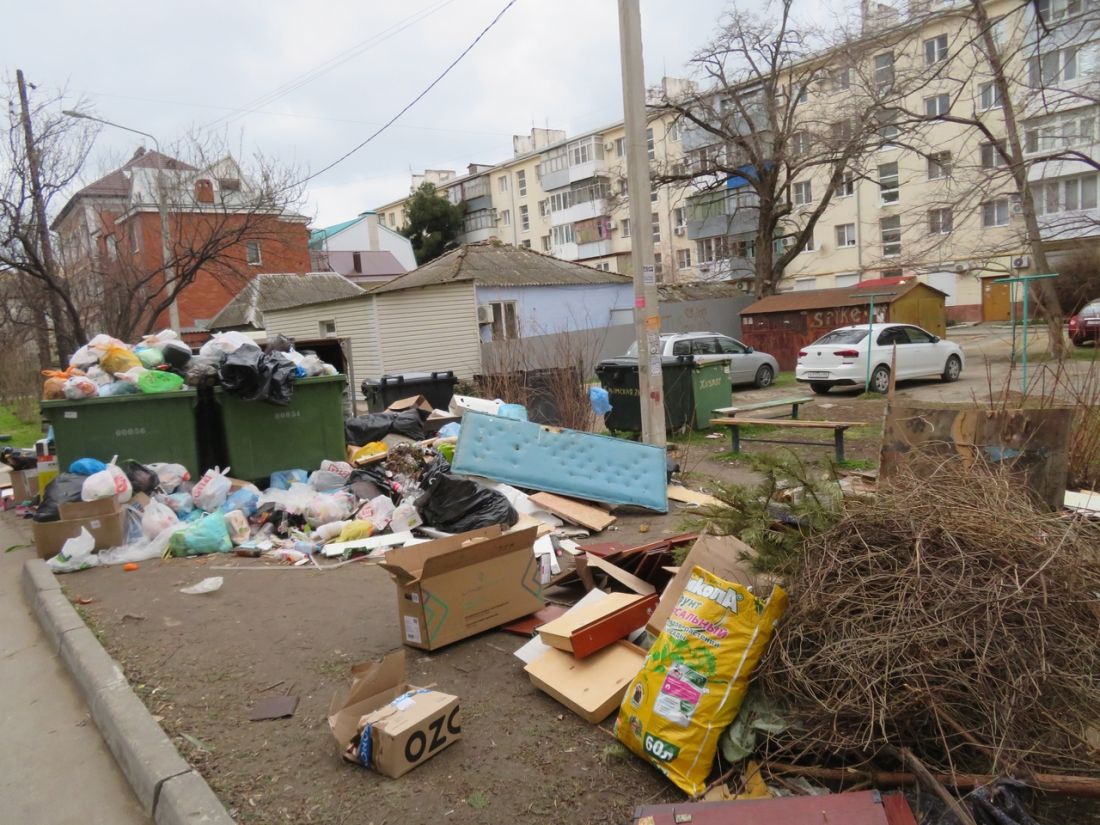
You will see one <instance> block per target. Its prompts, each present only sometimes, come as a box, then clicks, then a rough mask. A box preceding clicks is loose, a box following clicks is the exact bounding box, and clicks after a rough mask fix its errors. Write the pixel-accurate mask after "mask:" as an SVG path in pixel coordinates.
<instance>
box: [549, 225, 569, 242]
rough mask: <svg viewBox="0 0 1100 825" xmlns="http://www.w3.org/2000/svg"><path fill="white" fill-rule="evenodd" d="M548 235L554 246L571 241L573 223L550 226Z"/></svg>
mask: <svg viewBox="0 0 1100 825" xmlns="http://www.w3.org/2000/svg"><path fill="white" fill-rule="evenodd" d="M550 236H551V239H552V242H553V244H554V246H565V245H566V244H569V243H573V237H574V236H573V224H571V223H567V224H565V225H563V226H555V227H552V228H551V229H550Z"/></svg>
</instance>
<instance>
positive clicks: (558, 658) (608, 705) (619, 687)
mask: <svg viewBox="0 0 1100 825" xmlns="http://www.w3.org/2000/svg"><path fill="white" fill-rule="evenodd" d="M644 662H645V651H644V650H642V649H641V648H640V647H638V646H637V645H632V644H631V643H630V642H621V641H620V642H615V644H613V645H611V646H610V647H605V648H604V649H603V650H601V651H599V652H598V653H596V654H594V655H592V656H589V657H588V658H587V659H577V658H575V657H573V656H571V655H570V654H568V653H565V652H563V651H561V650H558V649H556V648H551V649H550V650H548V651H546V652H545V653H544V654H543V655H542V656H540V657H539V658H537V659H535V661H533V662H531V663H530V664H529V665H527V666H526V667H525V668H524V670H525V671H527V675H528V676H529V677H530V679H531V684H533V685H534V686H535V687H537V688H538V689H539V690H541V691H543V692H544V693H546V694H549V695H550V696H553V697H554V698H555V699H557V700H558V701H559V702H561V703H562V704H563V705H565V706H566V707H567V708H569V709H570V710H571V711H573V712H574V713H575V714H577V715H578V716H580V717H581V718H582V719H584V720H585V721H587V722H591V723H592V724H593V725H596V724H599V723H600V722H602V721H603V720H604V719H606V718H607V717H608V716H610V715H611V713H612V712H614V711H615V710H616V709H617V708H618V707H619V705H620V704H622V701H623V694H625V693H626V689H627V687H628V686H629V685H630V683H631V682H632V681H633V680H634V677H635V676H637V675H638V671H639V670H641V669H642V664H643V663H644Z"/></svg>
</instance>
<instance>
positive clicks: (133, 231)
mask: <svg viewBox="0 0 1100 825" xmlns="http://www.w3.org/2000/svg"><path fill="white" fill-rule="evenodd" d="M130 251H131V252H140V251H141V226H140V225H139V224H138V222H137V221H136V220H131V221H130Z"/></svg>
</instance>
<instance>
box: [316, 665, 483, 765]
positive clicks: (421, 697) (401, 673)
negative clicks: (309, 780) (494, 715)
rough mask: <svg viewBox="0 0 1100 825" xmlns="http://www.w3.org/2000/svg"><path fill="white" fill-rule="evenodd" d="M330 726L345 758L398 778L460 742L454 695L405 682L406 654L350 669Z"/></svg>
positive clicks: (335, 700)
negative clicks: (347, 687)
mask: <svg viewBox="0 0 1100 825" xmlns="http://www.w3.org/2000/svg"><path fill="white" fill-rule="evenodd" d="M351 672H352V684H351V687H350V688H349V689H348V690H347V691H345V692H344V693H342V694H338V695H337V696H335V697H333V700H332V704H331V705H330V706H329V716H328V724H329V728H330V729H331V730H332V734H333V736H335V737H336V741H337V743H339V745H340V748H341V751H342V753H343V756H344V758H345V759H347V760H348V761H350V762H355V763H358V764H361V765H365V766H366V767H368V768H371V769H372V770H375V771H378V773H381V774H384V775H386V776H389V777H392V778H394V779H396V778H397V777H399V776H402V775H403V774H406V773H408V772H409V771H411V770H412V769H413V768H415V767H417V766H419V765H420V764H421V763H423V762H424V761H425V760H427V759H429V758H430V757H432V756H435V755H436V754H437V753H439V752H440V751H441V750H443V749H444V748H446V747H448V746H450V745H452V744H454V743H455V742H457V741H458V740H459V739H461V738H462V719H461V711H460V707H459V700H458V697H457V696H452V695H450V694H447V693H440V692H439V691H435V690H423V689H419V688H414V687H412V686H411V685H409V684H408V683H406V682H405V653H404V651H401V650H398V651H396V652H394V653H391V654H389V655H388V656H386V657H385V658H383V659H382V661H380V662H363V663H361V664H358V665H355V666H354V667H353V668H352V669H351Z"/></svg>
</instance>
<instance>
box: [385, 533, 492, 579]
mask: <svg viewBox="0 0 1100 825" xmlns="http://www.w3.org/2000/svg"><path fill="white" fill-rule="evenodd" d="M503 532H504V530H503V528H502V527H501V526H500V525H499V524H494V525H493V526H491V527H483V528H482V529H480V530H471V531H470V532H468V533H459V534H458V535H455V536H450V537H448V538H445V539H436V540H435V541H429V542H425V543H423V544H414V545H412V546H411V547H395V548H394V549H393V550H390V551H389V552H388V553H386V557H385V560H384V561H382V562H381V563H380V564H379V566H380V567H383V568H385V569H386V570H388V571H389V572H390V573H392V574H393V575H394V577H395V578H396V579H397V580H398V582H399V583H401V584H412V583H413V582H417V581H420V579H421V578H423V577H424V568H425V565H426V564H427V562H428V560H429V559H432V558H434V557H436V556H441V555H444V554H446V553H450V552H451V551H452V550H455V549H456V548H459V547H462V545H463V544H464V543H466V542H467V541H470V540H471V539H477V538H486V539H490V538H496V537H497V536H499V535H501V534H502V533H503Z"/></svg>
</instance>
